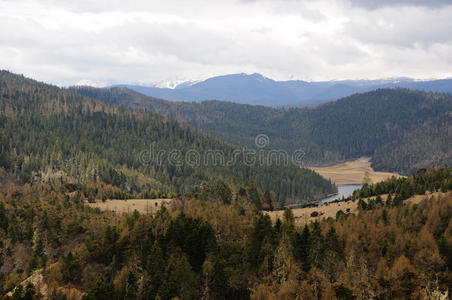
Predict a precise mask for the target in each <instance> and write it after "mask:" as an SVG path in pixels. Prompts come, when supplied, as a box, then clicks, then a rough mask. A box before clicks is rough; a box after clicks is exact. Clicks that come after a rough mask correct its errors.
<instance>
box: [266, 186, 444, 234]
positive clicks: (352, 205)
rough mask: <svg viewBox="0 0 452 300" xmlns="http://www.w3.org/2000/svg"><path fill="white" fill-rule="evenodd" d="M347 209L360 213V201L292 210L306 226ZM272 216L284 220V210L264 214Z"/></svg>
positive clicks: (410, 200)
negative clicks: (315, 213) (316, 213)
mask: <svg viewBox="0 0 452 300" xmlns="http://www.w3.org/2000/svg"><path fill="white" fill-rule="evenodd" d="M444 195H446V193H441V192H435V193H427V194H426V195H414V196H413V197H411V198H408V199H406V200H405V203H411V204H418V203H419V202H421V201H422V200H424V199H426V198H427V197H431V196H435V197H438V196H444ZM381 197H382V199H383V201H385V200H386V198H387V197H388V195H381ZM371 198H375V197H371ZM363 200H368V199H367V198H364V199H363ZM347 209H350V211H349V212H348V213H356V212H357V211H358V201H357V200H356V201H354V202H353V201H351V200H350V201H347V202H345V201H342V202H335V203H327V204H323V205H320V206H318V207H306V208H294V209H292V212H293V214H294V217H295V223H296V224H297V225H302V226H303V225H304V224H306V223H309V222H313V221H315V220H321V219H323V218H325V219H327V218H328V217H331V218H335V217H336V213H337V212H338V211H339V210H342V211H343V212H344V213H347ZM314 211H316V212H318V213H319V216H317V217H311V213H312V212H314ZM264 213H267V214H268V215H270V218H271V219H272V220H273V221H276V220H277V219H278V218H279V219H282V218H283V214H284V210H277V211H270V212H264Z"/></svg>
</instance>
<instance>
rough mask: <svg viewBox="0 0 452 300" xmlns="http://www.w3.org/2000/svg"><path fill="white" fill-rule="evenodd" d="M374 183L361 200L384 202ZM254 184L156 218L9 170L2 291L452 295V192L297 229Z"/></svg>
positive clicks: (439, 176)
mask: <svg viewBox="0 0 452 300" xmlns="http://www.w3.org/2000/svg"><path fill="white" fill-rule="evenodd" d="M450 178H452V172H451V169H431V170H421V171H420V172H419V173H418V175H416V176H415V177H409V178H408V179H407V182H410V183H411V184H412V185H411V187H412V188H413V190H414V191H422V190H424V189H430V190H434V191H435V190H436V189H439V190H441V189H442V190H443V191H446V190H447V188H446V187H448V185H447V184H444V182H450ZM388 182H389V181H388ZM402 185H404V183H401V186H402ZM377 186H378V185H374V186H372V188H369V187H367V188H365V189H367V192H365V191H364V190H363V191H361V195H355V196H357V199H356V200H355V201H363V202H366V203H369V202H370V201H371V200H369V199H368V198H366V199H365V200H363V199H364V198H361V197H364V196H369V195H373V196H377V197H378V196H379V195H376V191H377V190H378V189H379V188H378V187H377ZM385 186H386V187H385ZM388 186H389V184H388V183H386V184H382V185H380V188H381V190H380V192H387V191H392V188H390V187H388ZM394 186H395V188H396V190H397V189H399V190H400V189H402V188H398V187H397V186H398V183H397V182H394ZM80 188H81V189H82V187H80ZM83 188H86V187H83ZM449 188H450V187H449ZM228 189H229V192H227V190H228ZM252 189H253V188H252V186H243V187H237V188H230V187H229V186H227V185H226V186H223V187H221V185H216V186H215V185H213V186H199V187H198V188H197V190H196V192H194V194H193V195H192V196H191V197H184V198H181V199H179V200H177V201H175V202H174V204H173V206H171V207H167V208H165V207H162V208H161V209H160V210H159V211H158V212H157V213H156V214H155V215H147V214H144V215H143V214H139V213H138V212H136V211H135V212H134V213H132V214H130V215H127V216H120V215H116V214H114V213H101V212H100V211H98V210H95V209H91V208H89V207H87V206H85V205H84V204H83V202H80V201H79V199H78V198H77V196H76V193H74V192H71V187H70V186H68V185H61V184H59V183H54V184H47V183H39V184H33V185H30V184H26V185H23V186H20V185H18V184H17V183H16V182H15V181H14V176H12V175H11V174H8V173H6V172H4V171H3V172H2V176H1V180H0V191H1V193H0V217H1V218H0V220H1V223H0V236H1V241H2V244H1V245H0V258H1V259H0V287H1V288H0V295H5V294H7V293H8V292H9V291H11V293H12V294H13V296H12V299H38V298H39V296H40V294H42V292H44V293H45V296H46V297H49V298H50V299H81V298H83V299H172V298H173V297H178V298H179V299H296V298H297V297H298V298H303V299H334V298H337V299H369V298H374V299H407V298H414V299H418V298H422V299H437V298H434V297H435V295H436V297H437V296H439V295H440V294H444V293H445V292H446V290H447V288H449V291H450V289H451V287H452V251H451V249H452V196H451V195H450V194H445V195H444V196H439V197H427V198H426V200H424V201H422V202H421V203H419V204H409V203H408V202H405V201H403V200H402V201H399V202H394V201H390V202H387V200H386V199H383V201H376V203H374V205H373V206H372V207H361V208H360V211H359V213H357V214H355V215H354V214H345V213H343V214H338V216H337V218H336V219H332V218H329V219H326V220H325V219H323V220H321V221H320V222H314V223H311V224H309V225H308V226H304V227H299V226H297V225H296V224H295V220H294V217H293V214H292V212H291V210H290V209H287V210H286V211H285V213H284V217H283V219H282V220H279V219H278V220H271V219H270V217H269V216H268V215H266V214H265V213H262V212H261V211H260V210H258V209H257V207H256V205H255V204H254V203H253V201H251V199H252V196H251V194H252V193H253V191H252ZM225 191H226V192H225ZM369 191H371V192H369ZM257 192H258V194H261V192H260V191H257ZM358 198H361V200H358ZM225 199H226V201H225ZM244 199H248V201H245V202H243V201H242V200H244ZM349 201H352V200H349ZM244 203H245V204H244ZM32 274H34V275H33V276H34V277H36V278H37V277H39V276H42V279H41V280H38V281H35V285H33V284H30V283H28V282H27V281H23V280H24V279H26V278H27V277H28V276H30V275H32ZM22 282H23V283H22ZM20 283H22V284H21V285H19V284H20ZM16 286H19V288H16V289H14V287H16ZM43 286H44V287H45V289H43V288H42V287H43ZM5 298H6V299H10V298H7V297H5Z"/></svg>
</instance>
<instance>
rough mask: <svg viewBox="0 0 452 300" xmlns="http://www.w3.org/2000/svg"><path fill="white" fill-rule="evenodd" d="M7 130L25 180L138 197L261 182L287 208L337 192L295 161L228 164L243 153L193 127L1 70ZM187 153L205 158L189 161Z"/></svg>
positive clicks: (15, 167) (5, 153)
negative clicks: (99, 187) (94, 183)
mask: <svg viewBox="0 0 452 300" xmlns="http://www.w3.org/2000/svg"><path fill="white" fill-rule="evenodd" d="M0 129H1V130H0V145H1V146H0V166H2V167H4V168H5V169H6V170H7V171H10V172H12V173H14V174H16V175H17V176H18V177H19V178H20V179H21V181H22V182H30V181H42V180H44V181H48V180H62V181H66V182H88V181H90V180H101V181H103V182H106V183H109V184H112V185H114V186H119V187H121V188H124V189H127V190H129V191H131V192H135V191H138V192H139V191H143V190H149V189H154V190H163V191H165V192H176V193H187V192H190V191H191V190H192V189H193V188H194V186H195V185H197V184H200V183H201V182H202V181H208V182H209V181H215V180H224V181H226V182H230V183H231V182H233V181H236V182H244V181H247V180H250V179H252V178H254V181H255V183H256V185H257V186H258V187H260V188H262V189H269V190H274V191H275V192H276V195H277V200H279V201H280V202H281V203H282V202H284V201H287V202H294V201H302V200H312V199H315V198H320V197H322V196H324V195H326V194H329V193H331V192H334V190H335V187H334V186H333V185H332V184H331V183H330V182H328V181H326V180H325V179H323V178H322V177H320V175H318V174H316V173H314V172H312V171H310V170H307V169H302V168H299V167H297V166H295V165H292V164H290V165H288V166H283V165H270V166H269V165H266V164H259V163H254V164H250V163H246V162H245V161H244V160H243V157H241V156H239V157H235V160H234V161H232V163H231V164H230V165H226V162H228V161H231V155H234V151H235V150H236V149H238V148H237V147H236V146H234V145H231V144H228V143H225V142H223V141H221V140H219V139H216V138H213V137H211V136H208V135H206V134H203V133H201V132H199V131H197V130H195V129H193V128H192V127H190V126H186V125H181V124H179V123H178V122H177V121H175V120H173V119H167V118H164V117H162V116H160V115H158V114H155V113H151V112H149V111H144V110H142V109H141V110H134V109H131V108H125V107H117V106H111V105H107V104H105V103H102V102H99V101H94V100H92V99H89V98H86V97H83V96H81V95H79V94H76V93H73V92H70V91H67V90H62V89H59V88H57V87H53V86H50V85H46V84H42V83H38V82H36V81H32V80H29V79H26V78H23V77H20V76H17V75H14V74H11V73H8V72H1V73H0ZM187 153H194V154H197V155H199V160H198V161H192V160H190V161H189V160H188V158H187V157H188V156H187ZM212 153H213V154H215V155H218V154H220V155H221V157H220V158H222V159H223V161H221V160H219V159H220V158H218V157H217V156H212V155H213V154H212ZM216 159H218V160H216Z"/></svg>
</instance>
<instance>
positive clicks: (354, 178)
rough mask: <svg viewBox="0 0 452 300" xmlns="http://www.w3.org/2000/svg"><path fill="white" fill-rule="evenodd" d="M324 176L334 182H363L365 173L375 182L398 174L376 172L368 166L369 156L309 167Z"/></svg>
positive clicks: (371, 181)
mask: <svg viewBox="0 0 452 300" xmlns="http://www.w3.org/2000/svg"><path fill="white" fill-rule="evenodd" d="M311 169H312V170H314V171H316V172H317V173H319V174H320V175H322V176H323V177H325V178H328V179H331V181H332V182H334V183H335V184H361V183H364V182H365V181H366V180H365V177H366V173H367V174H368V179H369V181H370V182H368V183H375V182H379V181H382V180H385V179H386V178H388V177H391V176H397V177H398V176H400V175H399V174H397V173H390V172H377V171H374V169H372V167H371V166H370V158H369V157H361V158H359V159H357V160H354V161H347V162H344V163H340V164H337V165H332V166H328V167H311Z"/></svg>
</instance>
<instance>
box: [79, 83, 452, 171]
mask: <svg viewBox="0 0 452 300" xmlns="http://www.w3.org/2000/svg"><path fill="white" fill-rule="evenodd" d="M72 90H73V91H75V92H78V93H81V94H83V95H84V96H87V97H91V98H95V99H98V100H101V101H104V102H108V103H110V104H115V105H124V106H129V107H135V108H139V107H141V108H146V109H149V110H151V111H154V112H157V113H159V114H162V115H164V116H167V117H171V118H174V119H177V120H179V121H180V122H183V123H187V124H190V125H192V126H195V127H197V128H199V129H201V130H202V131H205V132H208V133H210V134H212V135H214V136H216V137H219V138H221V139H223V140H226V141H229V142H231V143H235V144H239V145H242V146H247V147H253V146H255V137H256V136H258V135H260V134H265V135H267V136H268V137H269V141H270V144H269V145H268V147H267V148H266V149H267V150H270V149H273V150H281V149H282V150H285V151H295V150H297V149H303V151H304V152H305V156H304V159H303V161H304V163H305V164H306V165H310V166H318V165H325V164H333V163H338V162H342V161H346V160H351V159H356V158H359V157H362V156H369V157H372V166H373V167H374V168H375V169H377V170H381V171H396V172H399V173H402V174H410V173H413V172H415V171H416V170H417V169H419V168H424V167H429V166H431V165H444V164H451V163H452V150H451V149H452V119H451V117H450V115H451V112H452V95H449V94H440V93H432V92H422V91H413V90H408V89H402V88H394V89H378V90H375V91H370V92H365V93H359V94H353V95H351V96H347V97H344V98H341V99H339V100H335V101H330V102H328V103H323V104H321V105H318V106H316V107H305V108H272V107H266V106H255V105H247V104H238V103H232V102H226V101H204V102H201V103H196V102H174V101H166V100H162V99H157V98H153V97H149V96H146V95H143V94H140V93H138V92H135V91H133V90H130V89H127V88H110V89H99V88H90V87H78V88H73V89H72Z"/></svg>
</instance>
